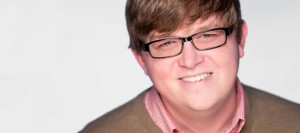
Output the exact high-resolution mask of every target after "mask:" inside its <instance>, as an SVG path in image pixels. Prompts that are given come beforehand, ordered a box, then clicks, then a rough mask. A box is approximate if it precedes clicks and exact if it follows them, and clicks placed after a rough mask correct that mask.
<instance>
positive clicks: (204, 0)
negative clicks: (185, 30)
mask: <svg viewBox="0 0 300 133" xmlns="http://www.w3.org/2000/svg"><path fill="white" fill-rule="evenodd" d="M211 15H217V17H218V18H220V19H221V21H222V23H223V25H224V26H231V25H233V28H234V30H235V31H236V33H237V34H236V36H237V40H238V41H240V38H241V34H242V33H241V23H242V19H241V10H240V2H239V0H225V1H224V0H128V1H127V4H126V22H127V28H128V32H129V37H130V44H129V48H131V49H133V50H135V51H136V52H137V53H140V52H141V45H142V44H144V43H146V42H145V40H146V38H147V37H149V35H150V33H151V32H152V31H157V32H160V33H166V34H168V33H172V32H174V31H175V30H176V29H178V28H180V27H181V26H182V25H183V24H184V23H185V22H188V23H193V22H195V21H196V20H197V19H199V18H202V19H206V18H208V17H209V16H211Z"/></svg>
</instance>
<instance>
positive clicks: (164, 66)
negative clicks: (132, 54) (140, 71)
mask: <svg viewBox="0 0 300 133" xmlns="http://www.w3.org/2000/svg"><path fill="white" fill-rule="evenodd" d="M174 65H175V63H174V62H172V61H170V60H168V59H154V60H151V61H150V62H147V63H146V69H147V73H148V75H149V77H150V79H151V80H152V82H154V83H158V82H164V81H166V80H167V79H168V78H170V77H172V74H173V72H172V71H173V68H174Z"/></svg>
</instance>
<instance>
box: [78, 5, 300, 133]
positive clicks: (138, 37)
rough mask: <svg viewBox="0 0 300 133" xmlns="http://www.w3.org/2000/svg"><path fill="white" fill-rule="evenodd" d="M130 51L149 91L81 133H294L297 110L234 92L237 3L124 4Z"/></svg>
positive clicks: (241, 37) (239, 39) (242, 30)
mask: <svg viewBox="0 0 300 133" xmlns="http://www.w3.org/2000/svg"><path fill="white" fill-rule="evenodd" d="M126 21H127V28H128V32H129V36H130V46H129V47H130V48H131V49H132V52H133V54H134V56H135V58H136V60H137V61H138V63H139V65H140V66H141V68H142V69H143V70H144V72H145V74H146V75H147V76H149V78H150V79H151V81H152V83H153V86H152V87H150V88H149V89H147V90H146V91H144V92H142V93H141V94H140V95H139V96H137V97H136V98H134V99H133V100H131V101H129V102H128V103H126V104H125V105H123V106H121V107H119V108H117V109H115V110H113V111H111V112H109V113H107V114H105V115H104V116H102V117H100V118H98V119H96V120H95V121H93V122H91V123H90V124H88V125H87V126H86V127H85V128H84V129H83V130H82V131H81V132H82V133H100V132H101V133H119V132H129V133H156V132H164V133H223V132H224V133H225V132H226V133H229V132H230V133H237V132H253V133H265V132H270V133H277V132H278V133H282V132H291V133H294V132H295V133H296V132H297V133H298V132H300V106H299V105H298V104H296V103H292V102H289V101H287V100H284V99H281V98H279V97H276V96H274V95H271V94H268V93H266V92H262V91H259V90H256V89H254V88H251V87H248V86H245V85H243V84H241V82H240V81H239V79H238V78H237V73H238V66H239V59H240V58H241V57H243V55H244V47H245V41H246V36H247V24H246V22H245V21H244V20H242V18H241V11H240V3H239V1H238V0H128V1H127V5H126Z"/></svg>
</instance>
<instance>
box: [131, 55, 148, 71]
mask: <svg viewBox="0 0 300 133" xmlns="http://www.w3.org/2000/svg"><path fill="white" fill-rule="evenodd" d="M131 52H132V53H133V55H134V57H135V59H136V61H137V62H138V63H139V65H140V67H141V68H142V69H143V71H144V73H145V74H146V75H147V76H148V72H147V67H146V64H145V59H144V57H143V56H142V55H141V54H138V53H137V52H136V51H135V50H133V49H131Z"/></svg>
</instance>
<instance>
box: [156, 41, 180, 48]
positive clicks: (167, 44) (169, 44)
mask: <svg viewBox="0 0 300 133" xmlns="http://www.w3.org/2000/svg"><path fill="white" fill-rule="evenodd" d="M173 44H176V41H173V40H169V41H164V42H161V43H160V45H159V46H158V48H160V47H169V46H171V45H173Z"/></svg>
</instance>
